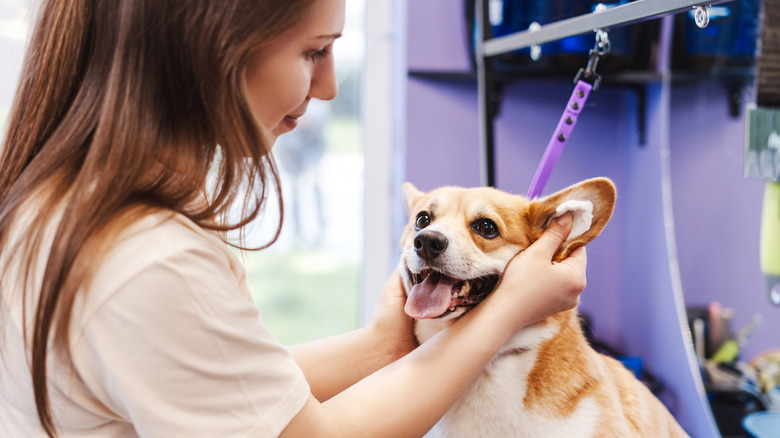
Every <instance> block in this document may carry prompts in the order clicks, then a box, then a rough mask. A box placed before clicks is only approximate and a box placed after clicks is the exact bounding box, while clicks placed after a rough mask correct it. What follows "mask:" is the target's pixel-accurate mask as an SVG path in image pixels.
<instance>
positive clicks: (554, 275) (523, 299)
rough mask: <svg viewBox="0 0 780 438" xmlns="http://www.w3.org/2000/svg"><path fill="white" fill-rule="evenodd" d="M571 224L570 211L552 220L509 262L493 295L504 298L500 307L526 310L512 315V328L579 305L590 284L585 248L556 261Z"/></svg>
mask: <svg viewBox="0 0 780 438" xmlns="http://www.w3.org/2000/svg"><path fill="white" fill-rule="evenodd" d="M571 224H572V219H571V214H570V213H566V214H564V215H562V216H560V217H558V218H557V219H555V220H553V221H551V222H550V225H549V226H548V227H547V230H546V231H545V232H544V234H543V235H542V236H541V237H540V238H539V239H538V240H537V241H536V242H534V243H533V244H532V245H531V246H529V247H528V248H527V249H526V250H525V251H523V252H521V253H519V254H518V255H517V256H515V257H514V258H513V259H512V260H511V261H510V262H509V264H508V265H507V268H506V270H505V271H504V275H503V276H502V278H501V282H500V283H499V285H498V288H497V289H496V291H495V292H494V293H493V294H492V295H493V296H491V297H490V298H493V300H494V301H500V303H499V306H497V307H498V308H502V307H503V308H504V309H506V310H509V311H512V310H515V311H516V312H517V311H519V310H522V313H523V315H522V317H521V316H520V315H518V314H515V316H514V317H513V319H512V320H513V322H514V323H515V325H514V326H511V327H510V329H511V330H513V331H514V332H516V331H519V330H521V329H522V328H524V327H525V326H527V325H529V323H534V322H539V321H541V320H543V319H545V318H547V317H548V316H550V315H553V314H555V313H558V312H562V311H564V310H569V309H572V308H574V307H576V306H577V303H578V302H579V296H580V292H582V291H583V289H585V284H586V279H585V268H586V266H587V255H586V252H585V248H584V247H582V248H579V249H577V250H575V251H574V252H572V253H571V255H570V256H569V257H568V258H566V259H564V260H562V261H561V262H553V261H552V258H553V255H554V254H555V252H556V251H557V250H558V248H559V247H560V246H561V245H562V244H563V242H564V241H565V240H566V237H568V235H569V231H570V230H571ZM490 298H489V299H490ZM494 304H495V303H494Z"/></svg>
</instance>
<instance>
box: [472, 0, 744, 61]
mask: <svg viewBox="0 0 780 438" xmlns="http://www.w3.org/2000/svg"><path fill="white" fill-rule="evenodd" d="M730 1H733V0H710V1H702V0H637V1H634V2H631V3H626V4H624V5H620V6H615V7H613V8H610V9H606V10H603V11H599V12H593V13H590V14H585V15H580V16H578V17H572V18H568V19H565V20H561V21H556V22H555V23H550V24H547V25H544V26H542V27H541V28H539V29H538V30H535V31H527V30H526V31H522V32H517V33H513V34H511V35H506V36H502V37H498V38H492V39H489V40H487V41H485V42H484V47H483V55H484V56H496V55H501V54H504V53H508V52H512V51H515V50H518V49H522V48H525V47H530V46H533V45H537V44H543V43H548V42H550V41H556V40H560V39H563V38H566V37H570V36H574V35H579V34H583V33H588V32H593V31H594V30H596V29H609V28H613V27H619V26H625V25H628V24H632V23H636V22H640V21H646V20H650V19H653V18H658V17H661V16H664V15H669V14H674V13H677V12H681V11H684V10H686V9H691V8H693V7H696V6H700V5H707V6H709V5H715V4H720V3H727V2H730Z"/></svg>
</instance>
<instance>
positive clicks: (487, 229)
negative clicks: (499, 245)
mask: <svg viewBox="0 0 780 438" xmlns="http://www.w3.org/2000/svg"><path fill="white" fill-rule="evenodd" d="M471 229H472V230H474V231H475V232H476V233H479V235H480V236H482V237H484V238H486V239H495V238H496V237H498V225H496V223H495V222H493V221H492V220H490V219H485V218H483V219H478V220H476V221H475V222H474V223H472V224H471Z"/></svg>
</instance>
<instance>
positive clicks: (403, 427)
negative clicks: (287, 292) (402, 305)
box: [282, 215, 586, 437]
mask: <svg viewBox="0 0 780 438" xmlns="http://www.w3.org/2000/svg"><path fill="white" fill-rule="evenodd" d="M561 218H563V219H561V220H560V221H559V222H555V221H554V222H553V224H551V225H550V226H549V228H548V230H547V232H546V233H545V234H544V235H543V236H542V237H541V238H540V239H539V240H538V241H537V242H536V243H534V244H533V245H532V246H531V247H529V248H528V249H527V250H526V251H524V252H522V253H521V254H519V255H518V256H517V257H515V259H514V260H513V261H512V262H510V264H509V265H508V266H507V270H506V272H505V273H504V276H503V278H502V280H501V283H500V284H499V287H498V288H497V289H496V291H494V292H493V293H492V294H491V295H490V296H489V297H488V298H487V299H486V300H485V301H484V302H483V303H482V304H481V305H479V306H477V307H476V308H475V309H474V310H472V311H470V312H469V313H467V314H466V315H465V316H464V317H463V318H461V319H460V320H458V321H457V322H456V323H455V324H453V325H452V326H450V327H448V328H447V329H445V330H443V331H441V332H439V333H438V334H437V335H436V336H434V337H433V338H431V339H430V340H428V341H427V342H425V343H424V344H423V345H421V346H420V347H419V348H417V349H415V350H414V351H412V352H411V353H410V354H407V355H406V356H404V357H402V358H401V359H399V360H397V361H395V362H393V363H391V364H390V365H388V366H385V367H384V368H382V369H380V370H379V371H376V372H374V373H373V374H370V375H369V376H367V377H366V378H364V379H363V380H361V381H359V382H358V383H356V384H354V385H352V386H350V387H349V388H347V389H346V390H344V391H342V392H340V393H338V394H337V395H335V396H334V397H332V398H330V399H329V400H328V401H327V402H325V403H319V402H318V401H317V400H316V399H314V398H313V397H312V398H310V400H309V401H308V402H307V404H306V405H305V406H304V408H303V409H302V410H301V412H300V413H299V414H298V415H297V416H296V417H295V418H294V419H293V420H292V422H291V423H290V424H289V425H288V426H287V428H286V429H285V431H284V432H283V434H282V436H284V437H299V436H322V437H327V436H338V437H362V436H376V437H381V436H388V437H403V436H422V435H423V434H424V433H425V432H426V431H428V430H429V429H430V428H431V427H432V426H433V425H434V424H435V423H436V421H438V420H439V418H441V416H442V415H444V413H445V412H446V411H447V409H449V407H450V406H451V405H452V404H453V403H454V402H455V400H457V398H458V397H459V396H460V395H461V394H462V393H463V391H465V389H466V388H467V387H468V385H469V384H470V383H471V381H472V380H473V379H474V378H475V377H476V376H477V375H478V373H479V372H480V370H481V369H482V368H483V367H484V365H485V364H486V363H487V362H488V361H489V360H490V358H492V357H493V356H494V355H495V354H496V353H497V352H498V350H499V348H501V346H502V345H504V344H505V343H506V342H507V340H509V338H510V337H511V336H512V335H513V334H514V333H516V332H517V331H519V330H520V329H522V328H523V327H525V326H528V325H530V324H533V323H535V322H537V321H540V320H542V319H544V318H545V317H547V316H549V315H551V314H554V313H557V312H559V311H563V310H566V309H570V308H572V307H574V306H575V305H576V303H577V301H578V297H579V293H580V292H581V291H582V290H583V289H584V287H585V264H586V256H585V251H584V249H579V250H577V251H575V252H574V253H572V255H571V256H570V257H569V258H568V259H566V260H564V261H563V262H561V263H553V262H551V260H552V255H553V253H554V252H555V250H556V249H557V248H558V247H559V246H560V244H561V243H562V242H563V241H564V239H565V237H566V236H567V235H568V232H569V230H570V228H571V218H570V215H564V216H561ZM348 362H349V361H344V363H345V365H344V366H346V367H349V366H355V363H354V362H351V363H348ZM381 362H382V361H381V360H380V361H379V362H378V363H381ZM323 377H324V376H323Z"/></svg>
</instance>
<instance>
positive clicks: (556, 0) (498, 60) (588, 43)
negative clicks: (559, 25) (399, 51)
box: [465, 0, 658, 78]
mask: <svg viewBox="0 0 780 438" xmlns="http://www.w3.org/2000/svg"><path fill="white" fill-rule="evenodd" d="M485 1H487V2H488V6H489V10H490V12H489V14H488V15H489V17H490V22H491V28H490V30H491V32H492V36H493V37H501V36H505V35H509V34H512V33H516V32H521V31H526V30H528V29H529V27H530V26H531V24H532V23H538V24H539V25H545V24H549V23H554V22H557V21H561V20H565V19H567V18H572V17H576V16H580V15H585V14H589V13H591V12H593V11H594V10H595V8H596V5H598V4H599V3H600V2H598V1H593V0H485ZM628 2H629V0H616V1H614V2H608V3H604V5H605V6H607V7H613V6H618V5H620V4H625V3H628ZM465 5H466V20H467V23H468V24H469V26H468V29H469V33H470V39H471V42H472V50H473V43H474V41H475V39H474V38H475V35H474V17H475V14H474V0H465ZM657 35H658V23H657V21H651V22H642V23H635V24H633V25H631V26H623V27H618V28H615V29H611V30H609V37H610V42H611V52H610V53H609V55H608V56H605V57H603V58H602V59H601V61H600V62H599V67H598V71H599V72H601V73H610V72H616V71H624V70H634V71H636V70H645V69H647V68H648V63H649V59H650V53H651V47H652V45H653V43H654V41H655V40H656V38H657ZM595 42H596V40H595V33H593V32H590V33H587V34H582V35H576V36H571V37H568V38H564V39H562V40H558V41H553V42H549V43H545V44H542V45H541V57H540V58H539V59H538V60H537V61H534V60H533V59H531V51H530V49H529V48H524V49H520V50H517V51H515V52H512V53H507V54H504V55H499V56H496V57H495V58H494V65H493V66H494V69H495V70H496V71H497V72H500V73H521V74H534V73H537V74H541V75H544V76H550V75H562V76H571V78H574V75H575V74H576V73H577V71H578V70H579V69H580V68H583V67H585V65H586V64H587V61H588V51H589V50H590V49H592V48H593V46H594V44H595Z"/></svg>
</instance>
